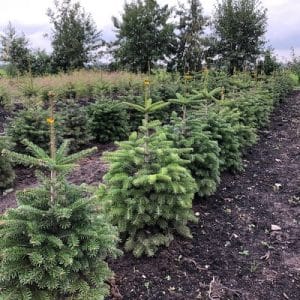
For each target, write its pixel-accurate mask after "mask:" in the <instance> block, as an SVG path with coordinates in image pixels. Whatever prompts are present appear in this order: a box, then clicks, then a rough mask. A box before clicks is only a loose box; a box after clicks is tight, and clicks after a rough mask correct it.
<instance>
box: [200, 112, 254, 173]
mask: <svg viewBox="0 0 300 300" xmlns="http://www.w3.org/2000/svg"><path fill="white" fill-rule="evenodd" d="M194 113H195V117H196V118H199V120H201V122H202V124H203V129H204V130H205V131H207V132H210V134H211V138H212V140H215V141H217V142H218V144H219V147H220V149H221V152H220V169H221V171H224V170H232V171H235V170H237V171H239V170H242V169H243V164H242V154H243V150H244V149H245V147H247V146H250V145H252V144H253V143H254V142H255V140H256V135H255V130H254V129H253V128H251V127H249V126H245V125H243V124H242V123H240V121H239V119H240V116H239V112H238V111H237V110H234V111H231V110H226V109H218V108H217V109H215V110H211V111H209V112H208V114H207V115H205V116H203V115H199V113H197V112H194Z"/></svg>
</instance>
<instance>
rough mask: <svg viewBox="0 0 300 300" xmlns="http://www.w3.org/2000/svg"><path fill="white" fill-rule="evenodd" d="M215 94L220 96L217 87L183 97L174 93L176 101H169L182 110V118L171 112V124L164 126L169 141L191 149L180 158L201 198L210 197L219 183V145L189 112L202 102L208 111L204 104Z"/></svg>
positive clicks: (177, 145) (199, 120)
mask: <svg viewBox="0 0 300 300" xmlns="http://www.w3.org/2000/svg"><path fill="white" fill-rule="evenodd" d="M217 93H220V89H219V88H217V89H215V90H213V91H210V92H208V90H207V89H206V88H204V89H203V90H201V91H200V92H197V91H193V94H191V95H186V96H184V95H181V94H179V93H177V94H176V97H177V98H176V99H171V100H169V101H170V102H172V103H176V104H179V105H180V106H181V108H182V116H181V117H178V116H177V115H176V113H173V114H172V118H171V123H170V124H169V125H166V128H167V131H168V134H169V138H171V139H172V140H173V141H174V143H175V145H176V147H178V148H185V147H186V148H192V149H193V152H192V153H188V152H187V153H183V158H184V159H188V160H189V161H190V164H189V165H188V168H189V169H190V170H191V172H192V175H193V177H194V178H195V180H196V182H197V186H198V194H199V195H200V196H208V195H211V194H212V193H213V192H215V190H216V188H217V184H218V183H219V182H220V168H219V153H220V148H219V146H218V143H217V142H216V141H214V140H212V138H211V136H210V133H209V132H205V131H204V130H203V123H202V121H201V119H198V118H195V117H194V115H193V113H192V114H191V113H190V112H191V109H192V108H193V107H194V106H197V108H199V106H201V105H202V103H203V102H205V103H206V106H205V107H206V110H207V107H208V104H207V102H208V101H209V100H211V99H214V96H215V95H216V94H217ZM201 108H202V106H201Z"/></svg>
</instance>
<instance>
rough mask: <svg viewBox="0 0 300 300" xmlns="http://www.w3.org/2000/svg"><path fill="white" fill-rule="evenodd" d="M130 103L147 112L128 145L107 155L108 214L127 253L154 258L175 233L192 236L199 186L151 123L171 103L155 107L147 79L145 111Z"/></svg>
mask: <svg viewBox="0 0 300 300" xmlns="http://www.w3.org/2000/svg"><path fill="white" fill-rule="evenodd" d="M126 104H127V105H128V106H129V107H131V108H134V109H136V110H138V111H139V112H141V113H143V114H144V120H143V123H142V126H140V127H139V130H138V132H133V133H132V134H131V135H130V137H129V140H128V141H124V142H119V143H117V145H118V150H117V151H115V152H112V153H107V154H106V155H105V158H106V160H107V161H108V162H109V163H110V170H109V172H108V173H107V174H106V175H105V177H104V180H105V183H106V184H107V187H106V191H104V192H105V195H106V196H105V198H106V211H107V212H108V214H109V215H110V218H111V221H112V222H113V224H115V225H117V226H118V228H119V231H120V232H121V234H122V237H123V238H124V240H125V250H127V251H133V254H134V255H135V256H137V257H139V256H141V255H142V254H146V255H148V256H153V255H154V254H155V252H156V251H157V250H158V247H159V246H162V245H164V246H168V245H169V244H170V242H171V241H172V240H173V238H174V234H175V233H179V234H181V235H183V236H185V237H189V238H191V237H192V235H191V232H190V229H189V228H188V227H187V223H188V221H194V222H196V221H197V218H196V217H195V216H194V214H193V211H192V200H193V196H194V193H195V191H196V184H195V181H194V179H193V178H192V176H191V174H190V172H189V171H188V170H187V169H186V168H185V166H186V165H187V164H188V163H189V161H186V160H184V159H182V158H181V151H182V150H181V149H177V148H176V147H175V146H174V144H173V142H172V141H170V140H168V139H167V136H166V133H165V132H164V131H163V129H162V127H161V126H160V122H159V121H150V120H149V115H150V114H152V113H154V112H156V111H157V110H159V109H162V108H164V107H166V106H167V105H168V104H169V103H166V102H163V101H158V102H155V103H153V102H152V100H151V99H150V97H149V81H147V80H146V81H145V101H144V106H142V105H137V104H131V103H126ZM189 150H190V149H189ZM185 151H187V150H185Z"/></svg>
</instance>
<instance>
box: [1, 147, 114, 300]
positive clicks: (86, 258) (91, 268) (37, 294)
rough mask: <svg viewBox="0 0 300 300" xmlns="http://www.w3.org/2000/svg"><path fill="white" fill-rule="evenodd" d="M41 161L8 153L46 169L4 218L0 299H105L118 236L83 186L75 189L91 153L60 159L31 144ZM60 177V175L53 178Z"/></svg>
mask: <svg viewBox="0 0 300 300" xmlns="http://www.w3.org/2000/svg"><path fill="white" fill-rule="evenodd" d="M27 146H28V147H30V149H31V151H32V152H33V153H34V155H35V157H31V156H24V155H19V154H16V153H11V152H6V154H7V155H9V156H10V157H12V158H13V159H14V160H16V161H17V162H18V163H24V164H26V165H28V164H30V165H32V164H33V165H36V166H38V167H40V166H41V165H42V166H43V169H44V170H46V174H49V173H50V172H51V178H50V176H49V175H43V176H42V175H41V174H40V175H39V178H40V180H41V183H40V186H39V187H37V188H33V189H29V190H25V191H22V192H19V193H18V194H17V201H18V205H19V206H18V208H16V209H11V210H9V211H8V212H7V213H6V214H5V215H3V216H1V219H0V298H1V297H3V299H33V300H34V299H53V300H59V299H82V300H83V299H90V300H92V299H104V297H105V296H106V295H107V294H108V286H107V284H106V283H105V282H106V281H107V280H108V279H109V278H110V276H111V275H112V272H111V271H110V270H109V268H108V266H107V263H106V262H105V259H106V258H108V257H115V256H116V255H118V254H119V251H118V250H117V249H116V242H117V234H116V230H115V228H114V227H112V226H111V225H110V224H109V223H107V221H106V219H105V217H104V215H103V214H102V213H99V211H98V209H97V207H96V205H95V203H94V201H93V198H89V197H88V196H87V191H86V189H85V188H83V187H79V186H75V185H72V184H69V183H68V182H67V181H66V175H67V173H68V172H69V171H70V169H71V168H72V166H73V163H74V161H76V160H77V159H79V158H82V157H84V156H85V155H87V154H89V153H91V151H90V150H87V151H84V152H81V153H76V154H74V155H71V156H67V157H66V156H65V152H66V148H67V144H66V143H64V144H63V145H62V146H61V148H60V149H59V150H58V151H57V152H56V156H55V158H53V157H49V156H47V154H46V153H45V152H44V151H43V150H42V149H41V148H38V147H37V146H35V145H33V144H31V143H28V142H27ZM53 174H55V176H54V175H53Z"/></svg>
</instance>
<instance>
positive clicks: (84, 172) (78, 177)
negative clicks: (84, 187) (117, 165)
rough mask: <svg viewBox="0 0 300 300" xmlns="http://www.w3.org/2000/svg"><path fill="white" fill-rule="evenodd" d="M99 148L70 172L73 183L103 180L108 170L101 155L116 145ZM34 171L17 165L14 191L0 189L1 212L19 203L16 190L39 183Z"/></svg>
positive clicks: (96, 182)
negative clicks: (5, 192)
mask: <svg viewBox="0 0 300 300" xmlns="http://www.w3.org/2000/svg"><path fill="white" fill-rule="evenodd" d="M97 148H98V151H97V152H96V153H94V154H93V155H91V156H89V157H87V158H84V159H82V160H81V161H80V162H79V165H78V167H76V168H75V170H74V171H73V172H72V173H71V174H70V176H69V180H70V181H71V182H72V183H74V184H82V183H86V184H89V185H98V184H99V183H100V182H101V181H102V177H103V175H104V174H105V172H106V171H107V165H106V164H105V163H104V162H103V161H102V160H101V155H102V153H103V152H104V151H109V150H112V149H114V148H115V146H114V145H113V144H108V145H98V147H97ZM34 173H35V172H34V169H33V168H29V169H28V168H24V167H17V169H16V180H15V183H14V187H13V191H12V192H11V193H8V194H7V195H3V194H1V191H0V213H3V212H4V211H5V210H6V209H7V208H10V207H15V206H16V205H17V203H16V191H18V190H22V189H25V188H30V187H34V186H35V185H36V184H37V180H36V177H35V175H34Z"/></svg>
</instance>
